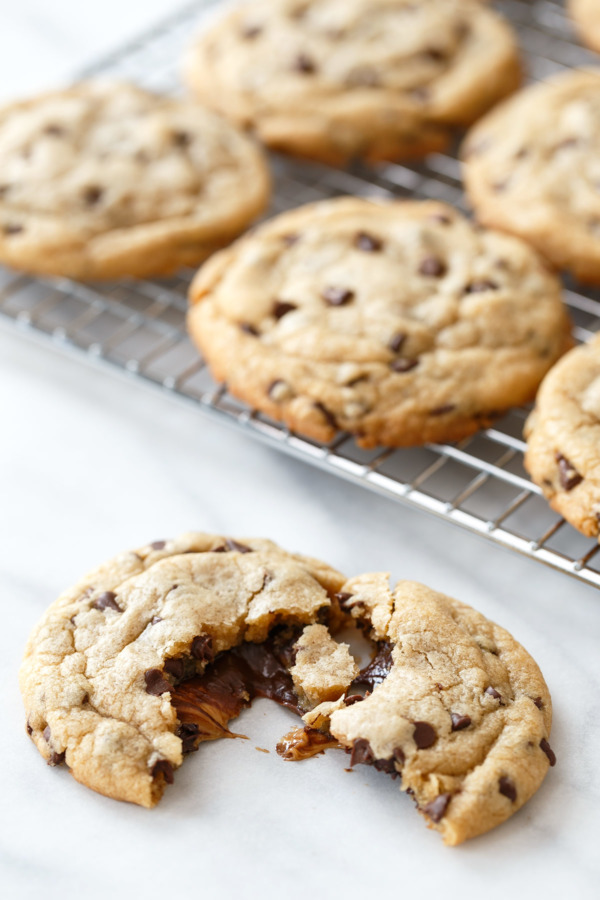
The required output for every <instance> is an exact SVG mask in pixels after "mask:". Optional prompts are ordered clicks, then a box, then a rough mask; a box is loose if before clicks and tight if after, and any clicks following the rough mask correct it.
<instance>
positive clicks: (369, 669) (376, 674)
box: [348, 641, 393, 691]
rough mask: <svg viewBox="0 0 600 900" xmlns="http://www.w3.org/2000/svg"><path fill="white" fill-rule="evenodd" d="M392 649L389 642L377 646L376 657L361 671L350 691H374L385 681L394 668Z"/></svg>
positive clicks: (382, 642)
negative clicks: (362, 689) (364, 689)
mask: <svg viewBox="0 0 600 900" xmlns="http://www.w3.org/2000/svg"><path fill="white" fill-rule="evenodd" d="M392 649H393V645H392V644H388V642H387V641H381V642H380V643H379V644H377V651H376V653H375V656H374V657H373V659H372V660H371V662H370V663H369V664H368V665H366V666H365V667H364V668H363V669H361V670H360V672H359V673H358V675H357V676H356V678H355V679H354V681H353V682H352V684H351V685H350V688H348V690H349V691H350V689H351V688H355V687H362V688H366V689H367V690H369V691H372V690H373V688H374V687H375V686H376V685H378V684H381V682H382V681H385V679H386V678H387V677H388V675H389V674H390V669H391V668H392Z"/></svg>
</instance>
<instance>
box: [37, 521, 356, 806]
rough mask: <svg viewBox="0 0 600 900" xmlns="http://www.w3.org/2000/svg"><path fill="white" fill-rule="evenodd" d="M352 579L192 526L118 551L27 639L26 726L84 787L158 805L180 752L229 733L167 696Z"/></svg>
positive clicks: (325, 604)
mask: <svg viewBox="0 0 600 900" xmlns="http://www.w3.org/2000/svg"><path fill="white" fill-rule="evenodd" d="M343 580H344V579H343V577H342V576H341V575H340V574H339V573H338V572H336V571H335V570H333V569H332V568H330V567H329V566H327V565H326V564H325V563H321V562H318V561H317V560H312V559H308V558H305V557H302V556H297V555H294V554H291V553H286V552H285V551H284V550H281V549H280V548H279V547H277V546H276V545H275V544H273V543H272V542H271V541H266V540H248V541H246V540H244V541H243V542H242V541H235V540H232V539H227V538H223V537H216V536H212V535H206V534H186V535H183V536H182V537H180V538H178V539H177V540H174V541H167V542H165V541H158V542H156V543H154V544H151V545H148V546H146V547H142V548H141V549H139V550H137V551H135V552H131V553H125V554H122V555H121V556H118V557H116V558H115V559H113V560H111V561H110V562H108V563H106V564H105V565H103V566H101V567H100V568H98V569H96V570H94V571H93V572H91V573H90V574H89V575H87V576H86V577H85V578H83V579H82V580H81V581H80V582H78V584H77V585H75V587H73V588H72V589H71V590H69V591H67V592H66V593H64V594H63V595H62V596H61V597H60V598H59V599H58V600H57V601H56V602H55V603H54V604H53V605H52V606H51V607H50V608H49V610H48V611H47V613H46V614H45V616H44V617H43V618H42V620H41V622H40V623H39V625H38V626H37V628H36V629H35V630H34V632H33V634H32V635H31V638H30V640H29V643H28V645H27V649H26V652H25V659H24V661H23V664H22V667H21V671H20V685H21V691H22V694H23V699H24V702H25V708H26V711H27V731H28V733H29V735H30V737H31V739H32V740H33V741H34V743H35V744H36V746H37V748H38V750H39V751H40V753H41V754H42V756H44V757H45V759H46V760H47V761H48V762H49V763H50V764H51V765H58V764H60V763H62V762H63V761H64V762H66V764H67V766H68V767H69V768H70V770H71V773H72V774H73V775H74V777H75V778H76V779H77V781H80V782H81V783H82V784H85V785H87V787H90V788H92V789H93V790H95V791H98V792H99V793H101V794H105V795H106V796H108V797H113V798H115V799H118V800H129V801H131V802H133V803H138V804H140V805H141V806H146V807H150V806H153V805H154V804H155V803H157V802H158V800H159V799H160V797H161V795H162V793H163V790H164V787H165V784H166V783H170V782H171V781H172V780H173V771H174V769H176V768H177V767H178V766H180V765H181V762H182V753H183V751H185V750H189V749H193V748H194V746H197V743H196V742H197V741H199V740H206V739H209V738H210V737H216V736H219V737H220V736H223V735H224V733H225V731H224V729H223V728H221V730H219V724H218V722H216V721H215V718H214V717H212V718H211V716H210V714H209V716H208V718H209V719H210V728H213V731H212V732H211V731H210V728H207V732H208V733H207V734H202V733H201V729H200V728H199V726H198V723H197V719H196V720H195V722H194V723H193V726H192V727H190V725H191V723H190V720H189V717H188V716H187V712H188V709H189V703H188V698H187V697H186V694H185V691H184V692H183V693H179V694H178V695H177V699H176V705H173V704H172V702H171V701H172V699H173V700H174V701H175V698H176V686H177V685H178V684H179V682H181V681H182V680H186V679H190V678H193V677H194V676H197V675H199V674H201V673H202V672H204V670H205V669H206V667H207V665H208V664H209V663H211V662H212V661H213V660H214V659H215V657H217V656H218V655H219V654H221V653H222V652H223V651H226V650H229V649H230V648H233V647H238V646H240V645H241V646H242V647H246V646H248V647H250V648H251V647H252V646H254V643H260V642H263V641H265V640H266V638H267V636H268V634H269V632H271V631H272V630H273V628H274V627H276V626H281V625H285V626H295V627H299V628H300V630H301V626H303V625H306V624H312V623H315V622H317V621H318V620H320V619H323V618H325V619H326V618H327V616H328V610H330V609H331V607H332V602H331V596H332V595H333V594H334V593H335V592H336V591H337V590H339V588H340V587H341V584H342V582H343ZM334 613H335V609H334V610H333V614H334ZM246 642H253V643H249V644H246ZM251 664H252V660H251V658H250V659H249V660H248V659H242V660H241V662H240V665H241V666H247V665H251ZM234 678H235V672H234ZM229 686H230V691H229V694H230V700H231V703H232V704H233V708H234V709H235V708H236V703H237V704H239V705H238V706H237V712H239V710H240V708H241V706H242V705H243V697H241V698H240V696H236V691H235V687H234V685H232V684H231V683H230V685H229ZM224 702H225V701H224ZM176 707H177V708H176ZM221 715H222V716H223V723H226V722H227V720H228V718H229V717H230V715H229V714H228V711H227V709H225V711H223V709H221ZM231 715H233V713H231ZM214 729H216V731H215V730H214Z"/></svg>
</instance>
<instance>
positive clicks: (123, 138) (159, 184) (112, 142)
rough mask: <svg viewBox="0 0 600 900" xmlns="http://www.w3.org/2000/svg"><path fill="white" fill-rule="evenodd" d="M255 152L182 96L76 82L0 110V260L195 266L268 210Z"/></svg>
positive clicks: (96, 267) (34, 264)
mask: <svg viewBox="0 0 600 900" xmlns="http://www.w3.org/2000/svg"><path fill="white" fill-rule="evenodd" d="M268 193H269V179H268V174H267V170H266V167H265V163H264V161H263V157H262V154H261V153H260V151H259V150H258V148H256V147H255V146H254V144H253V143H252V141H251V140H249V139H248V138H247V137H245V136H243V135H241V134H239V133H238V132H237V131H236V130H235V128H233V127H232V126H231V125H230V124H229V123H228V122H226V121H224V120H223V119H221V118H219V117H218V116H216V115H215V114H214V113H213V112H210V111H209V110H207V109H205V108H203V107H202V106H201V105H200V104H199V103H197V102H195V101H193V100H189V99H179V98H172V97H164V96H159V95H156V94H151V93H148V92H147V91H144V90H141V89H140V88H137V87H134V86H133V85H129V84H121V83H116V84H112V83H102V82H84V83H81V84H78V85H75V87H73V88H70V89H68V90H63V91H56V92H54V93H51V94H45V95H43V96H40V97H35V98H33V99H31V100H25V101H23V102H20V103H14V104H12V105H10V106H6V107H4V108H3V109H0V261H2V262H4V263H7V264H9V265H13V266H15V267H21V268H24V269H27V270H30V271H34V272H41V273H49V274H58V275H70V276H73V277H81V278H104V277H111V278H112V277H118V276H121V275H126V274H129V275H140V274H148V273H150V272H164V271H168V270H172V269H174V268H176V267H177V266H178V265H181V264H193V263H197V262H199V261H201V260H202V259H203V258H205V256H206V255H207V253H208V252H210V250H211V249H214V248H216V247H219V246H222V245H223V243H226V242H227V240H228V239H230V238H232V237H233V236H236V235H237V234H239V232H240V231H241V230H242V229H243V228H244V227H245V225H247V224H248V222H249V221H250V220H251V219H252V218H254V216H256V215H257V213H259V212H260V211H261V210H262V209H263V207H264V206H265V205H266V202H267V200H268Z"/></svg>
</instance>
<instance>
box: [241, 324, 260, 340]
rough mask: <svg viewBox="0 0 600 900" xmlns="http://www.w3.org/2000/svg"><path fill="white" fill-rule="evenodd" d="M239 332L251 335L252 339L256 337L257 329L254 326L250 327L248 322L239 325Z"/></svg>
mask: <svg viewBox="0 0 600 900" xmlns="http://www.w3.org/2000/svg"><path fill="white" fill-rule="evenodd" d="M240 331H243V332H244V334H251V335H252V336H253V337H257V336H258V329H257V328H255V327H254V325H250V323H249V322H242V323H241V324H240Z"/></svg>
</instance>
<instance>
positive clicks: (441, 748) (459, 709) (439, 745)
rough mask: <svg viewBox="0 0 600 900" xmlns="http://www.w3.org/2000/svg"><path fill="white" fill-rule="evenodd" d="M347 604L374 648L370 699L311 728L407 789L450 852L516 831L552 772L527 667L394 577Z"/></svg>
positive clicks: (346, 598)
mask: <svg viewBox="0 0 600 900" xmlns="http://www.w3.org/2000/svg"><path fill="white" fill-rule="evenodd" d="M339 597H340V599H341V602H342V606H343V607H344V608H345V609H346V610H348V611H350V612H351V614H352V616H353V617H354V618H355V619H356V620H357V621H358V622H359V624H361V625H362V627H364V628H365V629H366V630H367V631H368V632H369V633H370V635H371V637H372V638H373V639H374V640H375V641H377V642H378V648H379V649H378V653H377V655H376V656H375V658H374V660H373V662H372V663H371V665H370V666H369V667H368V668H367V669H366V670H364V671H363V673H362V675H361V676H359V678H358V679H357V680H356V681H355V682H354V684H355V685H356V684H362V686H363V687H366V688H368V689H369V690H371V691H372V693H370V694H368V695H367V696H365V698H364V699H362V700H361V699H360V697H358V698H357V697H356V695H353V696H352V697H350V699H349V700H348V699H346V700H344V699H342V700H340V701H338V703H329V704H324V705H323V707H320V706H319V707H316V708H315V709H314V710H313V711H312V712H310V713H308V714H307V715H305V717H304V718H305V721H307V722H308V723H309V724H310V723H312V724H315V725H317V726H318V727H321V728H324V729H325V730H327V729H328V731H329V732H330V734H331V735H332V736H333V737H334V738H335V739H336V740H338V741H339V742H340V744H341V746H342V747H345V748H347V749H348V750H349V751H351V753H352V757H351V761H352V764H353V765H354V764H356V763H367V764H369V765H373V766H375V768H377V769H379V770H380V771H382V772H386V773H387V774H389V775H392V776H393V777H400V778H401V779H402V781H401V787H402V790H405V791H408V792H409V793H410V794H411V795H412V796H413V797H414V800H415V801H416V803H417V806H418V808H419V810H420V811H421V812H422V813H423V815H424V816H425V817H426V819H427V822H428V824H429V825H430V826H432V827H433V828H436V829H437V830H438V831H440V832H441V833H442V835H443V837H444V842H445V843H446V844H449V845H455V844H460V843H462V841H464V840H467V839H468V838H472V837H475V836H476V835H478V834H483V833H484V832H486V831H488V830H489V829H491V828H493V827H494V826H496V825H499V824H500V823H501V822H503V821H504V820H505V819H508V818H509V816H511V815H512V814H513V813H515V812H516V811H517V810H518V809H520V807H521V806H522V805H523V804H524V803H525V802H526V801H527V800H528V799H529V798H530V797H531V796H532V794H533V793H534V792H535V791H536V790H537V789H538V788H539V786H540V784H541V783H542V781H543V779H544V777H545V775H546V773H547V771H548V769H549V767H550V766H553V765H554V764H555V762H556V758H555V755H554V753H553V751H552V749H551V747H550V744H549V743H548V738H549V735H550V727H551V724H552V703H551V700H550V695H549V692H548V688H547V686H546V683H545V681H544V678H543V677H542V674H541V672H540V670H539V668H538V666H537V665H536V663H535V662H534V660H533V659H532V658H531V656H529V654H528V653H527V652H526V651H525V650H524V649H523V647H521V645H520V644H518V643H517V642H516V641H515V640H514V638H513V637H512V636H511V635H510V634H509V633H508V632H507V631H505V630H504V629H503V628H500V627H499V626H498V625H495V624H494V623H493V622H490V621H488V620H487V619H486V618H484V616H482V615H481V614H480V613H478V612H477V611H476V610H474V609H472V608H471V607H469V606H466V605H465V604H463V603H460V602H459V601H458V600H453V599H452V598H450V597H446V596H444V595H442V594H438V593H436V592H435V591H432V590H431V589H430V588H427V587H425V586H424V585H422V584H416V583H414V582H410V581H401V582H399V583H398V584H397V585H396V587H395V588H394V589H393V590H391V589H390V586H389V578H388V575H387V574H386V573H383V574H382V573H375V574H371V575H361V576H359V577H357V578H354V579H352V580H350V581H349V582H347V583H346V584H345V585H344V587H343V588H342V592H341V593H340V595H339ZM357 700H358V701H359V702H357ZM350 701H352V702H350Z"/></svg>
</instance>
